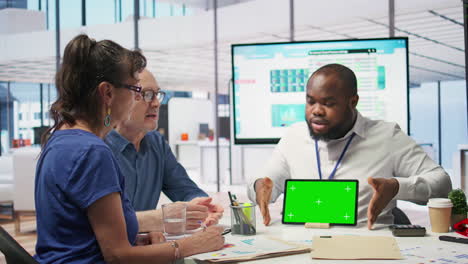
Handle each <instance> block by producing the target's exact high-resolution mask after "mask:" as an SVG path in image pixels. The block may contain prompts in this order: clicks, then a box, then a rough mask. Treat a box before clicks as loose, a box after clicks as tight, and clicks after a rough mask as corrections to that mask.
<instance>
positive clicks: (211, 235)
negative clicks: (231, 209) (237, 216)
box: [179, 226, 224, 257]
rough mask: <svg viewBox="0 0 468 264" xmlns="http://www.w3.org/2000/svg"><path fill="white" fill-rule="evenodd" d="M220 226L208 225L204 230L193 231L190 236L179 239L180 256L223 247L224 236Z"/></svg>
mask: <svg viewBox="0 0 468 264" xmlns="http://www.w3.org/2000/svg"><path fill="white" fill-rule="evenodd" d="M223 231H224V228H223V227H221V226H210V227H208V228H206V229H205V231H199V232H197V233H194V234H193V235H192V236H191V237H188V238H184V239H181V240H179V245H180V250H181V257H188V256H191V255H195V254H200V253H205V252H210V251H215V250H219V249H221V248H223V246H224V236H222V235H221V233H222V232H223Z"/></svg>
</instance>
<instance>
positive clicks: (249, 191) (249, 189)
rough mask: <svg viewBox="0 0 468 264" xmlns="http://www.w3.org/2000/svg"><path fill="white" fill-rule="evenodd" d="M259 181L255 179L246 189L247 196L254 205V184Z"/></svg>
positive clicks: (255, 197)
mask: <svg viewBox="0 0 468 264" xmlns="http://www.w3.org/2000/svg"><path fill="white" fill-rule="evenodd" d="M258 180H259V179H256V180H254V181H253V183H251V184H249V185H248V187H247V196H248V197H249V199H250V201H252V202H253V203H254V204H257V192H256V191H255V183H256V182H257V181H258Z"/></svg>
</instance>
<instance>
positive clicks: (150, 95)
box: [141, 90, 166, 103]
mask: <svg viewBox="0 0 468 264" xmlns="http://www.w3.org/2000/svg"><path fill="white" fill-rule="evenodd" d="M141 95H143V100H145V102H147V103H150V102H152V101H153V100H154V98H155V97H156V99H158V101H159V102H162V101H163V100H164V97H165V96H166V93H165V92H163V91H157V92H156V91H153V90H146V91H143V92H141Z"/></svg>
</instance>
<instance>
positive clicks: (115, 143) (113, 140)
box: [106, 130, 131, 152]
mask: <svg viewBox="0 0 468 264" xmlns="http://www.w3.org/2000/svg"><path fill="white" fill-rule="evenodd" d="M106 141H107V142H108V144H109V145H110V147H111V148H113V149H115V150H118V151H119V152H123V151H124V150H125V148H126V147H127V146H128V145H129V144H131V143H130V141H128V140H127V139H126V138H125V137H123V136H122V135H120V134H119V133H118V132H117V131H115V130H112V131H111V132H109V134H107V137H106Z"/></svg>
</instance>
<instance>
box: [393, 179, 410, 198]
mask: <svg viewBox="0 0 468 264" xmlns="http://www.w3.org/2000/svg"><path fill="white" fill-rule="evenodd" d="M395 179H396V180H397V181H398V184H399V185H400V186H399V189H398V193H397V195H395V197H394V198H393V199H394V200H413V199H415V198H416V197H415V195H414V190H415V185H414V183H413V179H411V178H403V177H395Z"/></svg>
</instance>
